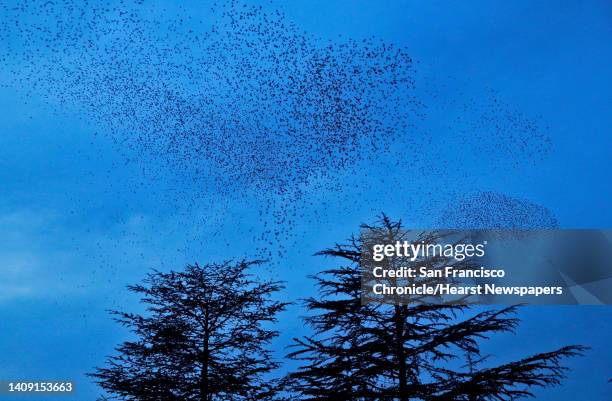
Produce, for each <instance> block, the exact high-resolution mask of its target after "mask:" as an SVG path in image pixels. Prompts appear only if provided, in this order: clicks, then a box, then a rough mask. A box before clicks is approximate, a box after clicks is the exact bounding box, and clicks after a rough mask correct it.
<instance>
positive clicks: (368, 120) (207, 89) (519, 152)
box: [0, 0, 552, 244]
mask: <svg viewBox="0 0 612 401" xmlns="http://www.w3.org/2000/svg"><path fill="white" fill-rule="evenodd" d="M0 7H1V8H2V10H1V12H2V20H1V25H0V39H1V40H2V42H3V43H4V44H5V45H4V46H3V48H2V52H4V54H3V55H2V59H3V62H4V64H5V66H6V67H7V68H8V69H9V74H10V75H11V76H12V77H13V83H14V85H15V86H16V87H19V88H20V89H21V90H23V91H27V92H30V93H35V94H36V96H39V97H44V98H46V99H47V100H48V102H49V104H52V105H54V107H56V108H57V110H58V112H62V110H63V109H65V108H70V109H77V110H78V112H79V113H80V114H81V115H82V116H83V118H84V119H87V120H89V121H93V122H94V123H95V125H96V126H98V127H100V128H99V130H100V131H101V133H103V134H104V135H108V136H110V137H111V138H113V140H114V141H115V143H116V145H117V148H119V149H122V151H124V152H126V153H129V155H130V157H131V158H136V159H140V160H142V161H146V162H147V163H150V162H151V160H153V161H155V163H154V164H155V165H156V166H157V167H156V168H158V169H160V171H162V170H163V171H166V172H167V171H172V172H174V174H175V175H176V186H177V188H176V193H177V194H180V195H179V196H180V197H181V201H183V202H193V203H197V202H200V201H201V200H202V199H205V198H207V197H211V196H214V197H215V198H216V199H228V201H232V200H237V201H239V200H240V199H244V198H247V197H254V198H257V199H258V203H257V204H259V205H260V206H261V210H260V213H259V214H260V218H261V220H262V224H263V225H264V226H265V227H267V228H266V232H265V233H264V234H262V235H263V236H264V237H266V238H267V241H268V242H269V243H270V244H275V243H285V242H286V240H287V238H289V237H292V236H295V235H296V233H295V232H294V229H293V227H296V226H298V225H299V221H300V219H304V218H305V217H306V216H305V215H304V214H305V213H307V212H305V210H307V209H308V207H307V206H308V205H317V202H326V201H330V202H335V203H337V204H338V203H340V204H344V205H346V206H345V207H347V208H350V207H352V205H354V204H355V203H359V202H365V201H366V198H367V196H365V195H364V197H363V198H360V197H359V196H355V194H358V193H361V192H363V193H367V192H368V188H370V189H371V188H372V187H374V186H376V185H377V182H379V181H381V180H382V178H381V175H380V174H382V173H381V172H380V169H382V170H384V171H385V172H384V175H385V177H384V180H386V181H385V187H386V188H389V190H390V191H396V192H402V191H405V192H408V188H411V189H410V191H411V192H412V193H415V192H418V191H421V192H422V194H423V195H422V196H425V197H428V196H431V197H435V196H436V195H435V192H436V189H435V188H431V187H430V188H429V189H427V188H426V187H427V184H428V183H431V182H435V183H436V186H438V187H441V186H443V185H444V184H445V181H444V180H445V179H446V177H447V176H448V170H449V169H454V168H453V167H452V166H448V164H444V163H443V161H442V160H441V157H442V156H441V154H440V153H439V152H438V151H437V150H436V147H441V146H444V144H443V143H442V144H441V143H439V138H441V137H445V138H450V141H451V142H453V143H459V144H467V145H466V148H465V149H464V151H465V155H466V157H467V156H468V155H469V156H470V157H472V156H473V155H477V154H479V153H483V154H485V153H487V154H490V150H493V151H495V150H497V151H498V152H500V153H499V154H503V155H502V156H500V158H505V159H508V160H514V161H516V163H522V162H523V161H524V159H525V158H526V159H528V160H535V159H537V158H539V157H541V156H542V155H543V154H545V153H546V152H547V151H548V149H549V148H550V144H549V142H548V139H547V137H546V135H545V134H542V130H541V129H540V128H539V127H538V125H537V123H535V122H534V121H532V120H530V119H529V118H526V117H525V116H523V115H521V114H520V113H519V112H516V111H512V110H511V108H509V107H508V106H507V105H506V104H504V103H503V102H501V101H498V99H497V95H495V94H487V96H486V99H487V100H486V104H485V105H484V106H483V105H482V101H481V103H478V104H477V103H474V102H473V101H469V100H459V101H458V102H459V103H460V104H461V107H459V115H458V116H457V119H456V120H455V121H454V122H453V125H452V126H450V127H449V128H448V132H444V133H441V132H437V131H436V130H432V129H430V128H427V126H428V118H429V113H430V111H431V110H432V109H435V108H436V107H440V106H439V104H437V103H436V100H435V99H436V96H434V97H433V98H426V97H421V96H420V95H419V93H422V92H420V90H421V89H420V87H421V88H422V87H423V86H427V82H422V80H421V81H419V75H418V68H417V66H418V63H417V62H415V61H414V60H413V59H412V58H411V57H410V55H409V51H408V50H407V49H406V48H404V47H402V46H397V45H394V44H392V43H388V42H386V41H384V40H380V39H377V38H369V39H362V40H353V39H350V38H349V39H343V38H340V39H334V40H325V39H321V38H319V37H317V36H316V35H313V34H310V33H308V32H304V31H302V30H301V29H300V28H299V27H298V26H296V25H295V24H294V23H292V22H290V21H288V19H287V17H286V16H285V15H284V14H283V13H282V12H280V11H278V10H274V9H272V8H271V7H270V6H265V7H262V6H254V5H247V4H243V3H241V2H239V1H235V0H232V1H229V2H219V3H218V4H217V3H211V4H209V7H208V8H206V9H202V10H198V11H197V12H194V11H193V10H186V9H184V8H183V7H181V6H176V7H174V6H167V9H164V8H161V6H160V5H159V4H157V5H149V4H148V3H145V2H142V1H131V0H122V1H117V2H115V1H84V2H72V1H69V0H52V1H47V2H36V1H19V2H15V4H11V3H10V2H2V5H1V6H0ZM419 85H420V87H419ZM454 111H455V112H456V111H457V108H455V109H454ZM460 150H461V149H460ZM499 154H498V155H499ZM385 163H386V164H385ZM383 164H384V165H385V166H388V167H389V168H390V169H391V168H392V169H393V171H396V172H397V173H395V174H393V173H391V170H386V167H385V168H381V167H380V166H382V165H383ZM492 168H494V167H492ZM377 169H378V170H377ZM457 170H460V169H457ZM364 171H365V172H366V173H365V174H364ZM377 174H378V175H377ZM155 176H156V174H155V173H151V176H150V179H151V182H153V181H154V178H155ZM411 177H425V178H424V179H423V182H422V185H423V186H422V187H421V188H418V191H415V189H414V187H412V186H411V185H414V183H411V182H410V181H411ZM407 182H408V183H409V184H408V186H407V184H406V183H407ZM151 185H153V184H151ZM175 196H176V194H175ZM517 202H518V203H517ZM476 204H483V205H494V204H501V205H505V206H504V207H502V206H495V207H496V212H495V213H492V214H490V215H491V216H494V217H492V218H494V219H502V220H503V219H505V218H511V217H512V215H513V214H515V212H516V210H517V208H518V209H520V210H522V211H521V213H523V214H525V217H524V218H525V219H529V218H530V217H529V216H532V214H533V212H542V211H540V210H535V209H533V208H532V206H530V205H527V206H524V205H521V204H520V202H519V201H518V200H514V199H511V198H508V197H504V196H502V195H499V196H497V195H490V194H489V195H487V194H485V195H480V198H478V199H476V200H474V199H472V200H469V199H468V201H467V203H466V205H472V206H473V205H476ZM319 206H320V205H319ZM474 207H475V206H474ZM487 207H494V206H487ZM315 209H317V208H316V207H315ZM318 209H319V210H320V211H322V210H323V209H325V208H324V207H318ZM451 209H452V210H453V211H452V213H451V212H449V213H451V214H449V215H448V216H447V217H448V219H449V221H450V220H451V219H454V220H455V221H454V222H455V223H457V224H464V223H465V224H468V225H469V222H466V221H463V220H461V219H471V218H472V217H473V218H476V219H480V218H481V216H482V211H480V212H478V211H474V210H471V209H469V207H468V206H466V207H463V208H458V206H457V207H455V206H453V208H451ZM500 210H501V212H500ZM323 212H324V211H322V213H323ZM498 212H499V213H498ZM466 213H467V214H466ZM503 213H506V214H505V215H504V214H503ZM504 216H505V217H504ZM539 216H543V217H540V218H541V219H542V224H548V223H549V222H551V223H552V218H550V217H548V214H547V213H546V212H545V211H544V212H542V213H540V214H539ZM309 218H314V217H312V216H310V217H309ZM521 218H523V217H521ZM478 224H480V220H478ZM521 224H523V223H521ZM537 224H540V223H537Z"/></svg>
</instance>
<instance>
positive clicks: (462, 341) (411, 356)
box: [287, 215, 586, 401]
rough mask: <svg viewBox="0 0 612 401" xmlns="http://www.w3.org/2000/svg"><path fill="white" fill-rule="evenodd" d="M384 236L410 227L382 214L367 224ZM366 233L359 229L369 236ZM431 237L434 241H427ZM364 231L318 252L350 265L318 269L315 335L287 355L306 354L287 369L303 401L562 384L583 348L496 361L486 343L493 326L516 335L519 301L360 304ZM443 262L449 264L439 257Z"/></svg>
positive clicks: (494, 394) (500, 400) (458, 396)
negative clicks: (490, 306)
mask: <svg viewBox="0 0 612 401" xmlns="http://www.w3.org/2000/svg"><path fill="white" fill-rule="evenodd" d="M362 228H363V229H365V230H366V231H368V232H374V233H377V235H381V236H383V237H385V238H387V239H392V238H397V239H399V237H400V236H401V235H402V232H405V230H403V228H402V224H401V221H398V222H394V221H392V220H391V219H389V218H388V217H387V216H385V215H383V216H382V217H381V218H380V220H379V221H378V222H377V223H376V224H375V225H374V226H368V225H364V226H362ZM363 232H364V231H363V230H362V233H363ZM430 239H431V238H430ZM364 244H365V243H364V238H362V236H357V237H356V236H353V237H352V238H351V239H350V240H349V242H348V244H336V245H335V247H333V248H330V249H327V250H324V251H322V252H320V253H319V254H320V255H324V256H329V257H333V258H338V259H340V260H341V261H343V262H344V263H343V264H342V265H341V266H339V267H337V268H334V269H330V270H326V271H323V272H321V273H320V274H318V275H316V276H315V277H314V279H315V280H316V284H317V286H318V288H319V297H316V298H315V297H312V298H309V299H307V300H306V307H307V309H308V310H309V311H310V312H311V314H310V315H309V316H308V317H306V318H305V319H306V322H307V323H308V324H309V325H310V326H311V327H312V328H313V334H312V335H310V336H305V337H302V338H296V339H294V341H295V343H294V344H293V345H292V351H291V353H290V354H289V355H288V356H289V357H290V358H293V359H295V360H298V361H301V362H302V366H300V367H299V368H298V369H297V370H296V371H295V372H292V373H290V374H289V375H288V376H287V382H288V383H289V386H290V388H291V389H292V390H293V391H294V392H295V393H296V394H297V395H296V397H297V398H300V399H302V400H317V401H326V400H329V401H331V400H345V401H349V400H351V401H353V400H354V401H358V400H359V401H362V400H363V401H365V400H399V401H409V400H425V401H493V400H495V401H510V400H516V399H519V398H522V397H527V396H532V395H533V389H534V388H537V387H547V386H552V385H557V384H559V383H560V380H561V379H562V378H563V377H564V372H565V371H566V369H567V368H566V367H565V366H564V365H563V364H562V362H563V361H564V359H565V358H567V357H572V356H578V355H581V354H582V353H583V352H584V351H585V349H586V347H583V346H576V345H574V346H565V347H562V348H560V349H557V350H555V351H552V352H544V353H539V354H536V355H532V356H529V357H526V358H524V359H521V360H518V361H514V362H509V363H505V364H502V365H499V366H490V361H489V360H488V358H487V356H486V355H483V354H482V352H481V347H480V343H481V342H482V341H483V340H486V339H488V338H489V337H490V335H492V334H494V333H503V332H511V333H512V332H513V331H514V329H515V328H516V326H517V325H518V323H519V319H518V318H517V317H516V313H517V307H516V306H510V307H506V308H503V309H497V310H485V309H483V308H482V307H480V308H477V311H474V310H475V309H476V308H473V307H470V306H469V305H468V304H467V303H454V304H435V303H426V302H404V303H402V302H399V303H398V304H384V303H362V300H361V297H362V295H363V294H362V293H361V274H362V270H361V268H360V265H361V263H362V260H361V258H362V250H363V249H364V247H365V245H364ZM434 262H435V263H440V264H451V263H452V261H450V260H444V258H442V259H438V260H436V261H434Z"/></svg>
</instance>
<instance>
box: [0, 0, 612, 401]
mask: <svg viewBox="0 0 612 401" xmlns="http://www.w3.org/2000/svg"><path fill="white" fill-rule="evenodd" d="M110 3H112V2H110ZM200 3H201V2H197V1H191V2H188V3H186V4H185V5H184V7H181V8H179V7H175V6H173V5H172V2H163V1H157V2H154V3H153V5H146V8H145V9H144V10H145V11H143V14H146V15H148V17H149V18H152V19H155V18H160V19H162V16H163V18H167V19H172V18H175V16H178V15H206V12H205V11H202V9H203V6H202V5H201V4H200ZM249 4H251V3H249ZM253 4H260V3H256V2H253ZM261 4H262V5H263V7H264V9H265V10H270V11H273V10H280V11H281V12H282V13H284V15H285V19H286V21H289V22H291V23H292V24H293V25H294V26H295V27H297V29H299V30H301V31H303V32H305V33H306V34H307V35H309V37H312V38H315V39H313V40H314V41H315V42H316V43H321V44H322V45H321V46H323V44H325V43H327V42H328V41H332V42H342V41H345V40H347V38H350V39H355V40H356V41H360V40H362V39H364V38H370V37H372V36H374V37H376V38H377V39H378V38H379V39H381V40H383V41H384V42H386V43H392V44H393V45H394V46H397V47H401V48H403V49H405V50H406V51H407V53H408V54H409V55H410V56H411V57H412V59H413V60H414V62H415V64H414V73H415V76H414V79H415V92H414V95H415V96H416V97H418V98H421V99H422V101H423V102H424V103H426V104H427V105H428V112H427V113H428V118H427V120H426V121H424V122H423V123H422V126H421V128H420V129H422V130H423V132H425V131H427V132H429V133H431V136H429V137H428V139H427V140H422V141H421V140H420V139H419V138H418V137H416V135H417V134H414V133H413V132H403V133H400V135H405V136H411V135H415V138H416V143H417V144H418V146H417V147H416V148H415V149H416V150H418V152H421V154H422V157H421V158H419V160H420V161H419V164H418V166H417V167H415V169H414V170H413V171H409V170H403V169H397V170H389V169H387V167H380V166H378V165H376V164H375V162H374V161H369V162H367V163H365V164H364V167H363V168H362V170H359V171H361V172H362V173H363V175H361V174H356V175H353V174H352V173H351V172H350V171H337V172H335V175H334V176H333V177H332V178H320V177H317V178H316V179H315V181H316V180H321V181H322V180H325V179H330V180H337V181H338V182H344V183H347V184H346V185H344V186H342V187H340V188H339V189H336V190H334V191H330V192H327V191H326V190H325V189H321V188H324V187H319V186H313V185H310V186H309V185H306V187H305V188H304V189H303V194H304V195H303V197H304V199H308V200H309V202H303V203H300V202H302V201H301V200H300V201H299V202H297V203H296V204H297V205H298V207H299V211H298V213H297V217H296V219H295V220H294V223H293V225H292V227H291V229H287V228H284V229H281V231H283V230H284V231H283V232H282V233H281V234H282V235H280V236H272V237H269V236H268V237H260V236H259V233H260V232H264V231H265V230H264V228H262V224H263V220H262V219H265V218H266V217H265V216H268V215H266V214H265V213H264V217H263V218H262V217H259V216H261V214H260V211H261V210H266V213H267V211H269V210H270V208H272V209H274V208H277V209H278V210H280V211H283V212H284V211H285V209H284V208H283V207H282V206H278V204H279V203H282V202H287V199H286V198H283V197H282V196H279V195H278V194H275V193H269V194H266V193H261V192H259V191H257V190H245V192H244V193H242V194H240V195H236V194H233V193H232V194H219V193H216V192H215V189H214V187H206V186H204V184H203V182H204V181H199V180H192V179H191V176H190V174H194V173H193V172H192V171H185V170H179V171H173V170H171V168H172V167H171V166H169V165H168V164H164V163H162V162H160V161H159V160H158V159H157V158H153V157H151V158H148V156H147V154H146V152H145V153H143V151H142V149H138V148H133V147H127V146H126V147H122V145H121V141H120V140H117V136H116V135H114V133H113V130H114V129H116V127H111V126H109V125H107V124H106V123H105V120H104V119H97V118H96V116H95V115H93V114H92V112H91V111H88V112H87V113H83V112H82V107H83V105H82V104H80V103H79V100H78V99H76V98H71V97H69V96H66V97H64V96H60V97H59V98H61V101H60V99H57V98H54V97H53V96H48V93H49V92H53V91H54V90H56V89H55V88H57V87H58V86H57V85H54V88H52V89H49V88H45V87H44V86H45V83H44V82H42V83H41V82H36V85H35V83H34V82H33V81H32V79H30V78H29V77H28V78H24V77H16V75H18V73H19V71H18V70H19V68H17V69H16V67H15V66H19V63H22V62H23V61H22V60H21V59H20V53H19V42H17V41H15V42H12V43H8V41H9V40H12V39H10V38H11V36H10V35H5V34H2V35H1V39H2V42H0V54H2V59H3V60H6V61H3V64H5V65H7V66H8V65H9V64H10V65H11V66H12V67H11V68H6V69H5V68H4V67H3V68H2V69H0V104H1V108H2V113H1V115H0V162H1V163H2V168H1V169H0V174H1V177H0V188H1V190H2V197H1V198H0V238H1V245H0V261H1V262H2V263H1V269H2V271H3V273H4V274H3V279H2V280H0V316H1V321H2V323H1V324H0V355H1V357H0V380H6V379H25V378H28V379H40V380H46V379H62V380H75V381H76V382H77V393H78V396H77V397H76V398H75V399H78V400H94V399H96V397H97V396H99V395H100V394H101V393H100V390H99V388H98V387H97V386H96V385H95V384H93V383H92V381H91V379H89V378H87V377H86V376H85V374H86V373H88V372H92V370H93V368H94V367H96V366H100V365H101V364H103V363H104V358H105V356H107V355H109V354H112V353H113V348H114V346H115V345H116V344H118V343H119V342H121V341H123V340H125V339H127V338H129V333H128V332H127V331H126V330H125V329H124V328H122V327H120V326H119V325H117V324H116V323H114V322H113V321H112V319H111V317H110V315H109V313H108V310H110V309H121V310H130V311H138V310H139V308H140V306H139V304H138V299H137V298H136V297H135V296H133V295H132V294H130V293H128V291H126V289H125V286H126V285H128V284H133V283H137V282H138V281H139V280H140V279H141V278H142V277H143V276H144V274H145V273H146V272H147V271H149V270H150V269H152V268H156V269H160V270H167V269H170V268H181V267H183V266H184V265H186V264H187V263H194V262H196V261H197V262H200V263H205V262H207V261H219V260H223V259H226V258H240V257H258V256H259V253H258V250H257V248H259V247H268V248H271V249H272V250H273V253H272V256H271V257H270V259H271V261H270V263H269V264H268V267H267V268H266V269H264V270H262V272H261V274H262V275H266V276H273V277H276V278H279V279H282V280H285V281H286V282H287V288H286V289H285V290H284V293H283V294H284V296H287V297H290V298H291V299H292V300H297V299H299V298H302V297H304V296H306V295H310V294H312V293H313V291H314V289H313V287H312V282H311V281H309V280H308V279H306V276H308V275H310V274H313V273H316V272H318V271H320V270H321V269H322V268H324V267H329V266H332V265H333V263H334V261H333V260H328V259H324V258H321V257H317V256H313V254H314V253H315V252H317V251H319V250H321V249H324V248H326V247H329V246H333V245H334V243H335V242H341V241H343V240H345V239H346V238H348V237H349V236H350V235H351V234H353V233H357V232H358V231H359V225H360V224H361V223H368V222H372V221H374V220H375V219H376V216H377V215H378V214H379V213H380V212H385V213H387V214H389V215H390V216H393V217H395V218H401V219H402V220H403V221H404V222H405V224H406V225H407V226H412V227H415V228H416V227H433V226H435V225H440V224H441V222H440V219H441V216H442V215H443V214H444V212H445V211H448V210H449V209H452V207H453V203H454V202H455V201H457V202H458V201H459V200H460V199H462V197H463V196H464V195H466V194H467V195H469V194H480V193H483V192H494V193H498V194H503V195H504V196H506V197H509V198H512V199H518V200H521V201H524V202H526V203H528V204H533V205H538V207H541V208H542V209H543V210H544V209H545V210H547V211H548V212H549V213H550V215H551V216H554V218H555V219H556V221H557V222H558V226H559V227H562V228H610V227H612V214H611V213H610V199H611V197H612V189H611V186H610V182H612V179H611V177H612V165H611V163H610V160H612V135H611V132H610V127H612V94H611V91H610V89H612V74H610V71H609V70H610V65H611V63H612V45H611V44H612V23H611V22H612V3H610V2H609V1H604V0H602V1H585V2H552V1H538V2H533V1H516V2H504V1H493V2H491V1H472V2H461V1H450V2H442V1H396V2H365V1H356V2H353V1H319V0H313V1H293V2H280V1H272V2H262V3H261ZM143 7H145V6H143ZM164 8H167V9H168V10H169V11H165V12H164V11H162V10H163V9H164ZM0 12H1V13H2V14H0V18H1V19H2V27H3V29H7V26H11V22H12V18H13V15H12V14H11V13H10V12H8V11H7V9H3V11H0ZM51 17H57V18H61V17H62V16H61V15H55V14H51ZM35 18H36V17H33V19H34V21H35ZM176 18H178V17H176ZM160 29H163V28H160ZM7 38H8V39H7ZM23 51H29V49H25V48H24V49H23ZM255 62H257V61H256V60H255ZM71 63H75V61H74V60H71V59H67V60H66V64H67V65H71ZM91 68H93V66H92V67H91ZM16 71H17V72H16ZM60 81H61V79H60ZM493 103H494V104H495V106H491V104H493ZM499 104H502V105H503V106H498V105H499ZM499 110H502V113H506V114H507V116H509V117H503V118H500V119H499V120H496V121H497V122H495V121H494V122H493V123H491V122H490V121H489V120H490V119H489V118H487V117H486V116H487V115H489V113H494V112H496V111H499ZM92 115H93V117H92ZM483 115H484V116H485V117H483ZM458 117H460V119H459V118H458ZM517 120H518V121H523V122H522V123H521V126H525V125H526V124H528V125H529V127H530V128H529V130H530V131H529V132H532V131H531V130H532V128H533V127H535V128H533V132H537V134H538V136H537V138H540V135H541V137H542V138H545V139H544V140H542V141H543V143H544V144H543V145H542V144H538V145H537V146H542V147H543V148H545V151H543V152H542V155H537V156H532V155H530V154H528V153H529V149H528V150H525V149H523V148H522V147H521V146H519V145H520V144H519V145H517V144H516V143H514V142H512V141H513V140H514V139H513V138H514V137H512V134H513V132H512V130H513V129H514V126H513V125H509V126H508V124H513V122H514V121H517ZM463 121H475V122H474V123H467V124H466V123H464V122H463ZM482 121H486V124H485V123H482ZM487 124H488V125H487ZM491 124H492V125H491ZM496 124H498V125H499V124H501V125H504V124H506V125H507V126H508V128H507V129H504V128H503V127H502V128H501V129H500V128H499V127H497V130H496V129H495V125H496ZM492 127H493V128H492ZM491 129H493V131H492V132H498V133H499V132H501V133H502V134H504V135H505V134H507V135H509V136H508V138H509V139H508V140H507V141H505V142H501V145H499V144H496V143H487V142H486V138H487V135H489V132H488V131H487V130H491ZM493 135H494V134H493ZM483 138H485V139H483ZM519 140H522V139H521V138H519ZM529 140H530V139H529ZM537 140H538V141H539V140H540V139H537ZM525 143H526V142H525ZM525 143H523V145H525ZM508 144H509V145H508ZM515 145H516V146H515ZM528 145H529V144H526V145H525V146H528ZM529 146H530V145H529ZM415 149H413V150H411V152H406V154H405V158H406V160H409V159H410V158H412V157H413V155H414V157H416V154H417V153H418V152H417V151H416V150H415ZM530 149H531V148H530ZM385 157H387V156H381V159H384V158H385ZM368 163H369V164H368ZM428 163H429V164H431V166H430V165H429V164H428ZM198 174H202V175H203V176H206V175H207V174H212V173H209V172H206V171H204V172H199V173H198ZM365 177H367V178H365ZM353 180H355V181H358V180H359V182H360V185H359V186H354V185H351V184H350V183H351V182H353ZM426 184H427V185H429V190H428V191H424V190H423V188H424V187H426V186H427V185H426ZM270 205H272V206H270ZM473 206H474V207H476V206H479V205H473ZM321 211H323V212H321ZM492 218H494V217H492ZM523 225H524V224H523ZM527 228H528V227H527ZM260 238H265V243H261V242H262V240H261V239H260ZM284 241H286V242H285V243H284V245H285V247H286V248H287V249H286V250H285V251H283V252H280V253H279V252H276V250H277V248H279V247H282V246H283V244H282V243H281V242H284ZM295 244H299V246H297V245H295ZM304 313H305V310H304V309H303V308H302V307H301V305H300V304H299V303H297V304H296V305H294V306H292V307H290V308H289V310H288V311H287V312H285V313H283V314H282V316H281V318H280V328H279V329H280V330H281V333H282V334H281V336H280V337H279V338H278V339H277V340H276V341H275V352H276V354H277V356H279V357H281V356H283V355H284V354H285V353H286V349H285V347H286V346H287V345H288V344H289V343H290V340H291V338H293V337H295V336H297V335H300V334H303V332H304V330H305V329H304V327H303V323H302V322H301V321H300V320H299V319H296V316H300V315H303V314H304ZM519 317H520V318H521V319H522V324H521V325H520V326H519V328H518V330H517V333H516V335H515V336H514V335H509V334H505V335H504V334H502V335H498V336H497V335H496V336H493V337H492V338H491V339H490V340H489V341H487V345H486V346H485V350H486V351H487V352H489V353H491V354H492V355H493V356H494V360H495V361H499V362H503V361H508V360H512V359H515V358H520V357H521V356H526V355H529V354H533V353H537V352H541V351H545V350H552V349H556V348H558V347H560V346H563V345H566V344H583V345H587V346H590V347H591V350H590V351H588V352H587V353H586V355H585V356H584V357H581V358H574V359H571V360H570V361H569V363H568V366H569V367H570V370H569V371H568V378H567V379H566V380H565V381H564V382H563V385H562V386H559V387H555V388H550V389H543V390H538V391H537V394H538V399H539V400H550V401H552V400H556V401H561V400H577V399H580V400H594V401H597V400H602V401H603V400H606V399H607V397H608V396H609V394H610V389H611V388H612V387H611V384H609V383H608V382H607V381H608V379H609V378H610V377H612V362H611V361H612V349H611V348H610V344H609V341H610V333H611V329H612V310H611V309H610V307H609V306H532V307H524V308H523V309H522V311H521V313H520V315H519ZM283 369H286V368H283ZM577 394H581V395H580V396H579V397H578V398H577ZM6 399H13V398H6ZM14 399H17V398H14ZM45 399H48V400H53V399H58V400H59V399H67V397H56V398H54V397H53V396H48V397H45Z"/></svg>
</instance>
